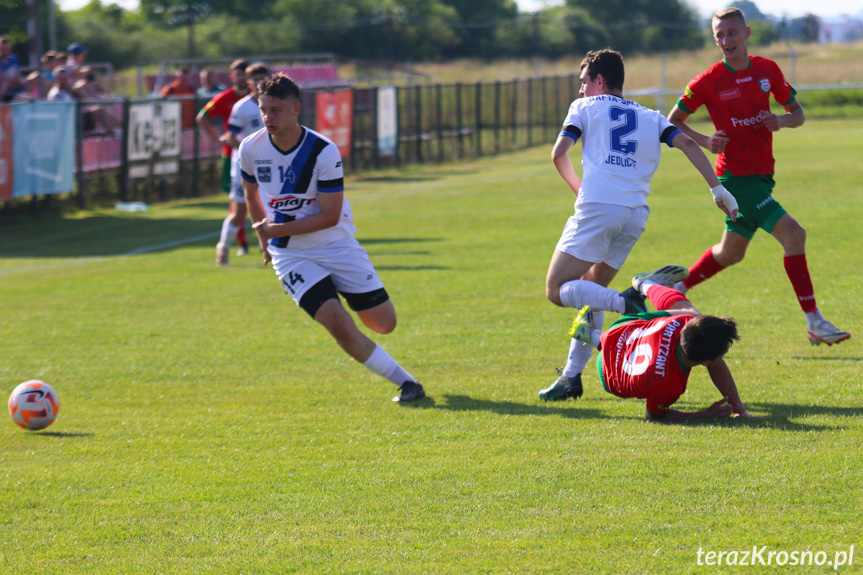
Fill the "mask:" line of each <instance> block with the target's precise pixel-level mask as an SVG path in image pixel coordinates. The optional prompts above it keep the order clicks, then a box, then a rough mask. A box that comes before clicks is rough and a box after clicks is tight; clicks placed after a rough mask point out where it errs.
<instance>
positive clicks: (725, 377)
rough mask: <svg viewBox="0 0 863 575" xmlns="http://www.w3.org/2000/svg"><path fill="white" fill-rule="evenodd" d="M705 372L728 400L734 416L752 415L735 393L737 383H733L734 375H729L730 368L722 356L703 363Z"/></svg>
mask: <svg viewBox="0 0 863 575" xmlns="http://www.w3.org/2000/svg"><path fill="white" fill-rule="evenodd" d="M705 367H706V368H707V373H708V374H709V375H710V379H711V381H713V385H715V386H716V389H718V390H719V393H721V394H722V395H723V397H725V399H727V400H728V404H729V405H730V406H731V413H732V414H733V415H734V416H735V417H752V415H750V414H749V412H747V411H746V407H745V406H744V405H743V402H742V401H741V400H740V394H739V393H737V384H735V383H734V376H733V375H731V370H730V369H729V368H728V364H726V363H725V359H724V358H721V357H720V358H719V359H715V360H713V361H711V362H708V363H707V364H705Z"/></svg>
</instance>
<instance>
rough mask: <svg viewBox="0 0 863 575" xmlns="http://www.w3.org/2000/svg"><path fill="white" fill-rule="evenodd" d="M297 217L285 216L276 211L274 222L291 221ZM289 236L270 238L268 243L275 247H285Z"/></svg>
mask: <svg viewBox="0 0 863 575" xmlns="http://www.w3.org/2000/svg"><path fill="white" fill-rule="evenodd" d="M295 219H297V218H296V217H295V216H286V215H285V214H283V213H281V212H276V216H275V219H274V220H273V221H274V223H277V224H283V223H285V222H292V221H294V220H295ZM290 239H291V236H283V237H281V238H272V239H271V240H270V245H271V246H275V247H277V248H286V247H288V241H290Z"/></svg>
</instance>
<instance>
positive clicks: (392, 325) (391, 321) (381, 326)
mask: <svg viewBox="0 0 863 575" xmlns="http://www.w3.org/2000/svg"><path fill="white" fill-rule="evenodd" d="M396 323H397V322H396V318H395V317H392V318H386V319H385V320H384V321H377V322H375V323H374V324H373V325H369V324H368V323H367V324H366V325H367V326H368V327H369V328H370V329H372V330H373V331H375V332H377V333H379V334H381V335H386V334H388V333H392V332H393V330H395V329H396Z"/></svg>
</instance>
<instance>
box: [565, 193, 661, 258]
mask: <svg viewBox="0 0 863 575" xmlns="http://www.w3.org/2000/svg"><path fill="white" fill-rule="evenodd" d="M649 214H650V208H648V207H647V206H640V207H637V208H624V207H622V206H615V205H612V204H582V205H580V206H578V208H577V209H576V211H575V214H574V215H573V216H570V218H569V220H567V222H566V227H564V228H563V233H562V234H561V236H560V240H558V242H557V248H556V249H557V251H559V252H563V253H565V254H569V255H571V256H573V257H576V258H578V259H580V260H583V261H586V262H591V263H599V262H602V263H605V264H607V265H608V266H610V267H612V268H614V269H616V270H619V269H620V268H622V267H623V263H624V262H625V261H626V257H627V256H628V255H629V252H630V251H632V246H634V245H635V242H637V241H638V238H640V237H641V234H642V233H644V229H645V227H646V226H647V216H648V215H649Z"/></svg>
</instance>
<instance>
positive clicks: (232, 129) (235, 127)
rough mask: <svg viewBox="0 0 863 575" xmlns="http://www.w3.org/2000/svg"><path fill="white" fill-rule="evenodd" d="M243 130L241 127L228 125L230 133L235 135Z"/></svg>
mask: <svg viewBox="0 0 863 575" xmlns="http://www.w3.org/2000/svg"><path fill="white" fill-rule="evenodd" d="M242 129H243V128H241V127H240V126H235V125H233V124H228V131H229V132H231V133H234V134H239V133H240V131H241V130H242Z"/></svg>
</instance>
